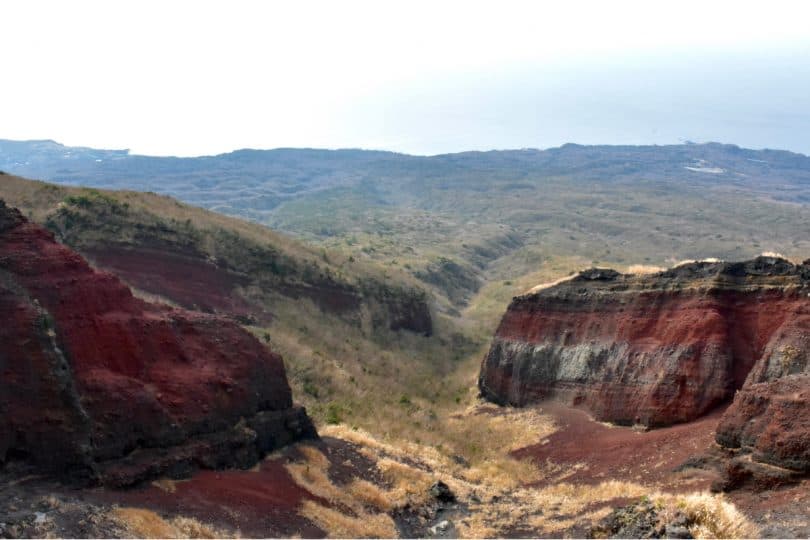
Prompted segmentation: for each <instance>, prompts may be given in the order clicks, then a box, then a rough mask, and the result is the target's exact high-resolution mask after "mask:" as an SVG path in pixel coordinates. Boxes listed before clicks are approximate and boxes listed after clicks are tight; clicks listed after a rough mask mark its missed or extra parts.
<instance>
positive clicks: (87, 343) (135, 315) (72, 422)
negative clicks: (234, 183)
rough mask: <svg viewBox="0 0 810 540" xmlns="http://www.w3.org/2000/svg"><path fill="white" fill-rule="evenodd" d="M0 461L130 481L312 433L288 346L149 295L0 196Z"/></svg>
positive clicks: (233, 459)
mask: <svg viewBox="0 0 810 540" xmlns="http://www.w3.org/2000/svg"><path fill="white" fill-rule="evenodd" d="M0 313H2V314H3V316H4V319H5V321H4V324H3V325H2V326H0V375H1V376H2V381H3V384H2V385H0V463H2V462H4V461H7V460H13V459H25V460H28V461H30V462H32V463H34V464H36V465H37V466H38V467H40V468H41V469H43V470H45V471H49V472H56V473H60V474H66V475H71V476H75V477H81V478H83V479H86V480H90V481H101V482H104V483H109V484H114V485H128V484H132V483H135V482H138V481H140V480H144V479H147V478H150V477H154V476H157V475H163V474H168V475H172V476H176V475H183V474H187V473H188V472H190V471H191V470H193V469H194V468H197V467H205V468H219V467H229V466H240V467H247V466H251V465H253V464H254V463H255V462H256V461H257V459H258V458H259V456H260V455H262V454H263V453H265V452H268V451H271V450H273V449H275V448H277V447H279V446H281V445H284V444H287V443H289V442H290V441H293V440H296V439H299V438H303V437H314V436H317V435H316V433H315V431H314V428H313V426H312V424H311V422H310V421H309V419H308V417H307V415H306V412H305V411H304V410H303V409H302V408H300V407H295V406H294V405H293V403H292V398H291V392H290V387H289V385H288V383H287V379H286V375H285V372H284V365H283V363H282V360H281V357H280V356H278V355H277V354H274V353H271V352H270V351H269V350H268V349H266V348H265V347H264V346H263V345H262V344H261V343H259V341H258V340H256V339H255V338H254V337H253V336H251V335H250V334H248V333H247V332H246V331H245V330H243V329H242V328H241V327H239V326H238V325H237V324H235V323H233V322H231V321H228V320H225V319H222V318H219V317H215V316H212V315H206V314H201V313H196V312H189V311H185V310H181V309H174V308H171V307H168V306H164V305H157V304H150V303H147V302H145V301H142V300H140V299H138V298H135V297H133V295H132V294H131V292H130V290H129V289H128V288H127V287H126V286H125V285H123V284H122V283H121V282H120V281H119V280H118V278H116V277H114V276H113V275H111V274H107V273H103V272H97V271H94V270H93V269H91V268H90V267H89V266H88V264H87V263H86V262H85V260H84V259H83V258H82V257H81V256H79V255H78V254H77V253H75V252H73V251H71V250H70V249H68V248H66V247H64V246H62V245H61V244H58V243H57V242H56V241H55V240H54V238H53V236H52V234H51V233H50V232H48V231H46V230H45V229H43V228H41V227H39V226H37V225H34V224H32V223H30V222H28V221H27V220H26V219H25V218H23V217H22V215H21V214H20V213H19V212H18V211H16V210H13V209H11V208H8V207H7V206H6V205H5V204H4V203H3V202H2V201H0Z"/></svg>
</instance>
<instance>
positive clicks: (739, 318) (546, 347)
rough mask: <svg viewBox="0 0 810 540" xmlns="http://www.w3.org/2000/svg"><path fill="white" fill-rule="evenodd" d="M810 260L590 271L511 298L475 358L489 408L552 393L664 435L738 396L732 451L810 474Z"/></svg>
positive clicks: (726, 424)
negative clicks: (481, 355) (482, 353)
mask: <svg viewBox="0 0 810 540" xmlns="http://www.w3.org/2000/svg"><path fill="white" fill-rule="evenodd" d="M809 296H810V265H808V264H801V265H794V264H792V263H790V262H789V261H787V260H785V259H782V258H779V257H764V256H763V257H758V258H756V259H753V260H750V261H746V262H739V263H727V262H694V263H688V264H684V265H681V266H677V267H675V268H672V269H670V270H666V271H663V272H659V273H655V274H648V275H623V274H619V273H618V272H615V271H613V270H604V269H592V270H588V271H585V272H582V273H580V274H579V275H577V276H575V277H573V278H572V279H570V280H568V281H565V282H561V283H558V284H555V285H552V286H550V287H547V288H544V289H540V290H538V291H535V292H531V293H529V294H526V295H524V296H519V297H516V298H515V299H514V300H513V301H512V303H511V305H510V306H509V309H508V310H507V312H506V314H505V315H504V317H503V319H502V320H501V323H500V326H499V328H498V330H497V332H496V335H495V339H494V341H493V344H492V347H491V349H490V351H489V353H488V355H487V356H486V358H485V359H484V361H483V364H482V368H481V374H480V377H479V388H480V390H481V393H482V395H483V396H484V397H486V398H487V399H489V400H491V401H494V402H496V403H500V404H509V405H515V406H522V405H525V404H528V403H533V402H538V401H540V400H543V399H545V398H549V397H556V398H558V399H561V400H563V401H567V402H569V403H571V404H574V405H580V406H583V407H584V408H586V409H588V410H589V411H591V412H592V413H593V414H594V416H595V417H596V418H598V419H600V420H605V421H610V422H615V423H618V424H626V425H631V424H641V425H643V426H647V427H656V426H665V425H669V424H673V423H677V422H687V421H690V420H693V419H695V418H697V417H699V416H701V415H703V414H705V413H707V412H709V411H710V410H711V409H713V408H715V407H716V406H718V405H721V404H724V403H728V402H730V401H732V400H733V403H732V405H731V406H730V407H729V409H728V410H727V412H726V413H725V415H724V416H723V418H722V420H721V423H720V426H719V428H718V430H717V441H718V442H719V443H720V444H721V445H724V446H726V447H731V448H743V449H744V450H750V451H753V452H754V454H755V458H756V459H758V460H760V461H766V462H769V463H772V464H774V465H778V466H781V467H787V468H792V469H801V470H807V469H808V468H810V450H808V449H810V400H808V397H809V396H808V389H810V362H808V354H810V333H809V332H808V329H810V297H809Z"/></svg>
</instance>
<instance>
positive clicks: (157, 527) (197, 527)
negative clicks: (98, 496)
mask: <svg viewBox="0 0 810 540" xmlns="http://www.w3.org/2000/svg"><path fill="white" fill-rule="evenodd" d="M111 514H112V517H113V518H114V519H115V520H116V521H118V523H119V524H120V525H121V526H122V527H123V528H124V529H125V530H126V531H128V532H129V533H130V534H131V535H132V536H133V537H136V538H224V537H225V536H226V534H225V533H223V532H222V531H217V530H215V529H213V528H212V527H210V526H208V525H205V524H203V523H200V522H199V521H197V520H196V519H193V518H189V517H184V516H177V517H174V518H171V519H164V518H162V517H161V516H160V515H158V514H157V513H155V512H153V511H151V510H147V509H145V508H132V507H120V508H114V509H113V510H112V512H111ZM227 536H233V535H227Z"/></svg>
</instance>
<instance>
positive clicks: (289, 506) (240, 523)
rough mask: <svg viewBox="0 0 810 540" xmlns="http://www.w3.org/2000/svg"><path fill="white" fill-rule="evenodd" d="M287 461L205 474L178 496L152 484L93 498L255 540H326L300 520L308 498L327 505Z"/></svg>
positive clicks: (178, 488)
mask: <svg viewBox="0 0 810 540" xmlns="http://www.w3.org/2000/svg"><path fill="white" fill-rule="evenodd" d="M287 459H288V458H287V457H278V458H273V459H267V460H265V461H263V462H262V463H261V465H260V466H259V470H258V471H237V470H227V471H201V472H199V473H197V474H195V475H194V476H193V477H192V478H191V479H189V480H184V481H179V482H176V483H175V484H174V489H175V490H174V491H173V492H170V491H167V490H165V489H163V488H160V487H157V486H155V485H148V486H143V487H140V488H136V489H131V490H127V491H119V490H107V489H99V490H96V491H95V492H94V493H92V494H91V495H90V498H91V500H93V499H94V500H95V501H97V502H99V503H106V504H118V505H120V506H134V507H138V508H147V509H149V510H153V511H155V512H157V513H159V514H161V515H163V516H168V517H171V516H175V515H182V516H187V517H194V518H197V519H198V520H200V521H201V522H202V523H205V524H211V525H214V526H216V527H222V528H224V529H226V530H228V531H230V532H233V533H237V532H238V533H239V535H240V536H246V537H251V538H268V537H270V538H273V537H276V538H278V537H291V536H295V535H300V536H302V537H304V538H322V537H323V536H325V533H324V531H322V530H321V529H319V528H318V527H316V526H315V525H314V524H312V523H311V522H310V521H309V520H307V519H306V518H304V517H302V516H301V515H299V514H298V507H299V506H300V504H301V503H302V502H303V501H304V500H306V499H311V500H317V501H318V502H320V503H321V504H326V501H323V500H321V499H319V498H318V497H315V496H314V495H312V494H311V493H310V492H308V491H307V490H305V489H304V488H302V487H301V486H299V485H298V484H296V483H295V481H294V480H293V478H292V477H291V476H290V475H289V473H288V472H287V470H286V469H285V468H284V464H285V463H286V462H287Z"/></svg>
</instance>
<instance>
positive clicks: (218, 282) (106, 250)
mask: <svg viewBox="0 0 810 540" xmlns="http://www.w3.org/2000/svg"><path fill="white" fill-rule="evenodd" d="M0 196H2V197H4V198H6V200H8V201H9V203H10V204H13V205H16V206H18V207H19V208H21V209H22V210H23V211H24V212H26V213H27V214H28V215H30V216H31V217H32V218H33V219H35V220H37V221H39V222H40V223H43V224H45V225H46V226H47V227H48V229H50V230H51V231H53V232H54V233H56V235H57V237H58V238H59V239H60V240H61V241H63V242H65V243H66V244H68V245H70V246H72V247H74V248H75V249H78V250H79V251H80V252H81V253H83V254H84V255H85V256H87V257H88V258H90V259H91V260H92V261H94V262H95V263H96V264H97V265H99V266H100V267H102V268H106V269H109V270H111V271H114V272H115V273H117V274H118V275H120V276H121V277H122V278H124V279H126V280H127V281H128V282H129V283H130V284H132V285H133V286H135V287H137V288H138V289H141V290H143V291H145V292H149V293H153V294H156V295H160V296H164V297H166V298H168V299H170V300H172V301H174V302H176V303H177V304H179V305H182V306H184V307H187V308H191V309H198V310H201V311H206V312H222V313H229V314H232V315H236V316H239V317H242V318H243V319H247V320H250V319H256V318H258V319H260V320H261V319H264V321H265V322H268V321H269V320H270V319H272V316H273V314H272V308H271V306H272V304H273V300H274V298H273V296H275V297H276V298H277V297H284V298H289V299H294V300H297V299H306V300H309V301H311V302H313V303H315V304H316V305H317V306H318V307H320V308H321V309H322V310H323V311H325V312H328V313H331V314H335V315H338V316H341V317H343V318H345V319H346V320H348V321H350V322H352V323H354V324H357V325H358V326H361V325H362V326H364V327H365V328H366V329H367V330H368V331H369V332H371V331H373V330H374V329H376V328H381V327H387V328H390V329H392V330H399V329H404V330H410V331H413V332H417V333H423V334H430V333H431V332H432V321H431V314H430V308H429V305H428V299H427V296H426V295H425V293H424V292H422V291H421V290H419V289H418V288H417V287H414V286H412V285H409V284H408V279H407V278H406V277H404V276H395V277H396V278H401V281H397V280H395V279H392V278H391V276H389V275H387V274H386V273H385V272H383V271H380V270H378V269H376V268H374V267H373V266H370V265H364V264H363V263H358V262H356V261H354V260H349V259H348V258H347V257H342V256H340V255H339V254H338V255H335V254H327V253H326V252H318V251H316V250H313V249H310V248H306V247H304V246H302V245H301V244H299V243H297V242H295V241H293V240H291V239H288V238H284V237H283V236H281V235H278V234H275V233H273V232H272V231H269V230H268V229H266V228H264V227H259V226H256V225H251V224H249V223H246V222H243V221H239V220H235V219H229V218H226V217H224V216H218V215H216V214H213V213H210V212H204V211H201V210H199V209H194V208H191V207H188V206H184V205H180V204H178V203H177V202H176V201H173V200H171V199H168V198H165V197H159V196H155V195H150V194H140V193H135V192H117V193H112V192H110V193H102V192H100V191H97V190H76V189H70V188H60V187H57V186H54V185H47V184H42V183H37V182H31V181H28V180H23V179H20V178H17V177H12V176H5V177H3V178H2V179H0ZM330 256H331V257H333V259H334V260H330Z"/></svg>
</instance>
